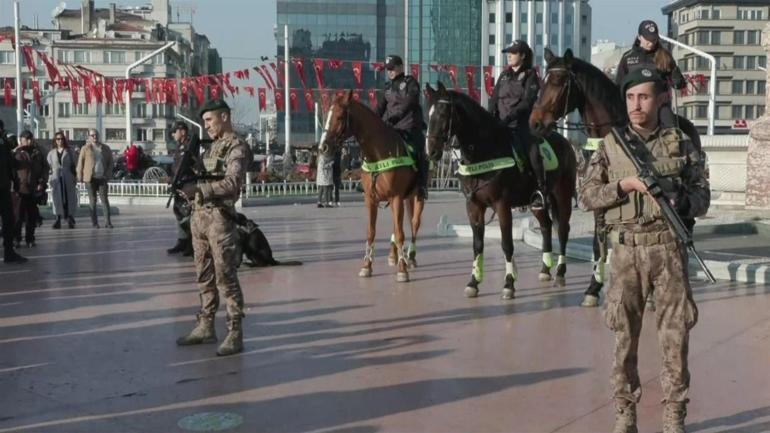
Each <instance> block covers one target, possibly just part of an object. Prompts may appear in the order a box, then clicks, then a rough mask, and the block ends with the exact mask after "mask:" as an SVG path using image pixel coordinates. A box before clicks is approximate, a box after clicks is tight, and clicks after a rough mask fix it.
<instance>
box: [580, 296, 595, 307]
mask: <svg viewBox="0 0 770 433" xmlns="http://www.w3.org/2000/svg"><path fill="white" fill-rule="evenodd" d="M580 306H581V307H585V308H596V307H598V306H599V297H598V296H594V295H585V296H584V297H583V302H581V303H580Z"/></svg>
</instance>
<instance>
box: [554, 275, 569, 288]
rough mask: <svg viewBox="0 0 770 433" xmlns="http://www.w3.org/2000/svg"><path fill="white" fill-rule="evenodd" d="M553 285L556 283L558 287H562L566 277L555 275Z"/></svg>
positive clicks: (564, 284)
mask: <svg viewBox="0 0 770 433" xmlns="http://www.w3.org/2000/svg"><path fill="white" fill-rule="evenodd" d="M553 283H554V285H557V286H559V287H564V286H566V285H567V279H566V278H564V277H560V276H558V275H557V276H556V278H555V279H554V281H553Z"/></svg>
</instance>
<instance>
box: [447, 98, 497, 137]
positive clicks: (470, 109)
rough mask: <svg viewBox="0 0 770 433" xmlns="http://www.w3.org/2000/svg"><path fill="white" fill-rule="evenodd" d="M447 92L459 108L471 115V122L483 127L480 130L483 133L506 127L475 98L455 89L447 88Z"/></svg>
mask: <svg viewBox="0 0 770 433" xmlns="http://www.w3.org/2000/svg"><path fill="white" fill-rule="evenodd" d="M447 93H448V94H449V95H451V97H452V101H453V102H454V103H456V104H457V105H458V107H459V109H460V110H461V111H462V112H464V113H465V114H466V115H467V116H468V117H470V120H471V122H472V123H473V124H476V125H479V126H480V127H481V130H480V131H479V132H481V133H483V132H484V131H485V130H486V131H489V132H492V131H500V130H503V129H504V128H505V126H504V125H502V124H501V123H500V122H499V121H498V120H497V118H495V116H493V115H492V113H490V112H489V111H487V110H486V109H484V107H482V106H481V104H479V103H478V102H476V100H475V99H473V98H471V97H470V96H468V95H466V94H465V93H461V92H458V91H455V90H447Z"/></svg>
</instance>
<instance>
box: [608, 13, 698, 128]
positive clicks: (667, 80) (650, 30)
mask: <svg viewBox="0 0 770 433" xmlns="http://www.w3.org/2000/svg"><path fill="white" fill-rule="evenodd" d="M659 30H660V29H659V28H658V25H657V24H656V23H655V21H652V20H644V21H642V22H641V23H639V29H638V32H637V35H636V39H634V43H633V46H632V47H631V49H630V50H628V51H626V52H625V53H624V54H623V56H622V57H621V58H620V63H618V67H617V70H616V73H615V83H616V84H617V85H618V86H621V85H622V84H623V82H624V81H625V77H626V75H627V74H629V73H630V72H631V71H634V70H636V69H641V68H645V69H652V70H657V73H658V74H659V75H660V76H661V78H662V79H663V81H664V84H665V89H664V91H663V94H661V95H660V97H661V98H663V102H662V104H661V106H660V109H659V111H658V117H659V119H660V124H661V127H663V128H673V127H675V126H678V124H679V123H678V121H677V118H676V115H675V114H674V110H673V109H672V108H671V90H670V89H671V87H672V86H673V88H675V89H677V90H680V89H683V88H685V87H687V81H686V80H685V79H684V76H683V75H682V71H680V70H679V67H678V66H677V65H676V61H675V60H674V57H673V56H672V55H671V53H670V52H669V51H668V50H667V49H666V48H664V47H663V46H662V45H661V44H660V35H659V33H658V32H659Z"/></svg>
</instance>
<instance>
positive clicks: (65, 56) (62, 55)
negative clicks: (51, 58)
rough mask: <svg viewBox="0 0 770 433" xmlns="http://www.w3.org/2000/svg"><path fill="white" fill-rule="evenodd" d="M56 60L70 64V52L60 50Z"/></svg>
mask: <svg viewBox="0 0 770 433" xmlns="http://www.w3.org/2000/svg"><path fill="white" fill-rule="evenodd" d="M56 60H57V61H58V62H59V63H69V62H70V52H69V51H67V50H59V51H57V52H56Z"/></svg>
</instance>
